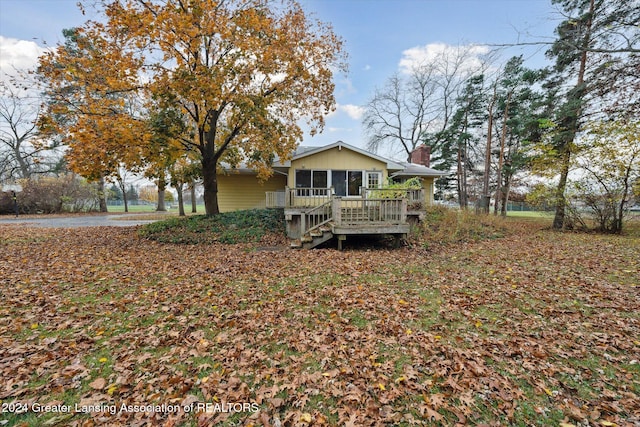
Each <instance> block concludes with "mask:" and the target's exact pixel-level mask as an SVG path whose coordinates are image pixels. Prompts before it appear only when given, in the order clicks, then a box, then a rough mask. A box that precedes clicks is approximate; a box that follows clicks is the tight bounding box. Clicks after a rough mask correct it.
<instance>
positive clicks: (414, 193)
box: [362, 188, 425, 203]
mask: <svg viewBox="0 0 640 427" xmlns="http://www.w3.org/2000/svg"><path fill="white" fill-rule="evenodd" d="M362 195H363V197H364V198H365V199H407V201H408V202H409V203H416V202H420V203H424V202H425V192H424V189H422V188H409V189H404V188H363V189H362Z"/></svg>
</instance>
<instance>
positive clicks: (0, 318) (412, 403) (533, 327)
mask: <svg viewBox="0 0 640 427" xmlns="http://www.w3.org/2000/svg"><path fill="white" fill-rule="evenodd" d="M639 246H640V241H639V239H638V238H633V237H616V236H598V235H586V234H571V233H553V232H550V231H544V230H529V231H527V230H523V232H522V233H520V234H519V235H517V236H510V237H506V238H503V239H497V240H491V241H485V242H480V243H471V244H459V245H451V246H447V247H439V248H437V250H434V249H432V250H431V251H426V250H423V249H416V248H402V249H398V250H387V249H375V250H371V248H363V249H351V250H348V251H344V252H338V251H335V250H330V249H326V250H312V251H302V250H300V251H293V250H259V249H256V248H255V247H253V246H251V245H222V244H212V245H174V244H163V243H158V242H152V241H148V240H144V239H142V238H140V237H138V235H137V233H136V230H135V229H126V228H124V229H118V228H93V229H68V230H65V229H33V228H25V227H20V226H4V227H0V291H1V293H2V295H1V300H0V301H1V302H0V378H2V381H1V382H0V400H1V404H2V409H3V413H2V414H0V425H30V426H39V425H86V426H93V425H112V426H113V425H123V426H124V425H127V426H132V425H133V426H135V425H166V426H172V425H187V426H189V425H194V426H195V425H202V426H205V425H228V426H231V425H254V426H258V425H263V426H287V425H301V426H306V425H347V426H366V425H426V424H428V425H454V424H456V423H460V424H475V425H483V424H485V425H522V426H525V425H539V426H543V425H575V426H578V425H581V426H587V425H594V426H595V425H604V426H612V425H619V426H624V425H638V423H640V310H639V309H640V280H639V274H638V271H640V256H639V255H638V254H639V253H640V247H639ZM122 404H125V406H124V407H123V406H122ZM207 404H209V405H207ZM148 405H159V407H155V408H154V407H149V406H148ZM65 409H69V410H70V411H69V412H45V411H46V410H50V411H64V410H65ZM185 409H186V410H187V411H188V410H190V412H186V411H185ZM76 411H80V412H76ZM21 412H22V413H21Z"/></svg>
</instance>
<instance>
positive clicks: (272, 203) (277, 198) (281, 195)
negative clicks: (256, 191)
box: [265, 190, 286, 208]
mask: <svg viewBox="0 0 640 427" xmlns="http://www.w3.org/2000/svg"><path fill="white" fill-rule="evenodd" d="M265 195H266V197H267V200H266V207H268V208H284V207H285V206H286V193H285V192H284V190H281V191H267V192H266V193H265Z"/></svg>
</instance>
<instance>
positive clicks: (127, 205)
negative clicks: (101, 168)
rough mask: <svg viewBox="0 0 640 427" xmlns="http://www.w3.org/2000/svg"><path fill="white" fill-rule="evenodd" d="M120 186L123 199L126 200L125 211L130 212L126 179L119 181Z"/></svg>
mask: <svg viewBox="0 0 640 427" xmlns="http://www.w3.org/2000/svg"><path fill="white" fill-rule="evenodd" d="M118 186H119V187H120V191H122V201H123V202H124V211H125V212H129V201H128V200H127V189H126V184H125V182H124V181H122V182H119V183H118Z"/></svg>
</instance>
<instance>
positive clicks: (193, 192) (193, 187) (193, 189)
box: [189, 181, 198, 213]
mask: <svg viewBox="0 0 640 427" xmlns="http://www.w3.org/2000/svg"><path fill="white" fill-rule="evenodd" d="M189 190H191V213H197V212H198V209H197V206H198V204H197V201H196V183H195V181H194V182H192V183H191V185H190V186H189Z"/></svg>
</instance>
